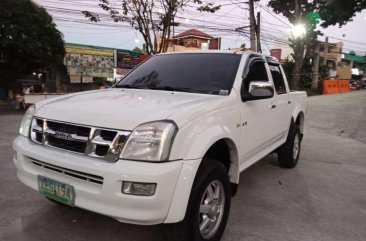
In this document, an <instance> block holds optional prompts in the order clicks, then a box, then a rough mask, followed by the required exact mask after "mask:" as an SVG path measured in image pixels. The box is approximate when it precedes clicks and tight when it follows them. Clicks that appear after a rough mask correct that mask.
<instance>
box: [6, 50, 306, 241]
mask: <svg viewBox="0 0 366 241" xmlns="http://www.w3.org/2000/svg"><path fill="white" fill-rule="evenodd" d="M305 113H306V93H305V92H290V90H289V87H288V84H287V81H286V76H285V75H284V72H283V69H282V67H281V66H280V64H279V63H278V62H277V60H276V59H274V58H271V57H267V56H263V55H262V54H258V53H254V52H248V51H246V52H234V51H203V52H185V53H170V54H159V55H156V56H154V57H152V58H150V59H149V60H147V61H146V62H144V63H142V64H140V65H139V66H138V67H136V68H135V69H134V70H133V71H131V72H130V73H129V74H128V75H127V76H125V77H124V78H123V79H122V80H121V81H120V82H119V83H117V84H116V85H115V86H114V87H113V88H111V89H106V90H97V91H88V92H82V93H74V94H69V95H65V96H62V97H56V98H53V99H47V100H44V101H41V102H38V103H36V104H35V105H34V106H32V107H30V108H29V109H28V111H27V112H26V114H25V116H24V118H23V121H22V123H21V127H20V135H19V136H18V137H17V138H16V139H15V140H14V143H13V148H14V150H15V155H14V163H15V165H16V168H17V175H18V177H19V179H20V180H21V181H22V182H23V183H24V184H26V185H28V186H29V187H31V188H33V189H35V190H38V191H39V192H41V193H42V194H43V195H45V196H46V197H47V198H48V199H50V200H53V201H57V202H59V203H63V204H67V205H70V206H75V207H80V208H83V209H87V210H90V211H93V212H97V213H100V214H103V215H107V216H110V217H113V218H115V219H117V220H119V221H121V222H126V223H133V224H141V225H153V224H161V223H164V224H166V230H167V234H168V236H169V241H172V240H187V241H188V240H190V241H191V240H220V239H221V237H222V235H223V232H224V229H225V225H226V222H227V219H228V215H229V211H230V200H231V197H233V196H234V195H235V193H236V190H237V185H238V184H239V177H240V173H241V172H242V171H244V170H245V169H246V168H248V167H249V166H251V165H252V164H254V163H255V162H257V161H259V160H260V159H261V158H263V157H264V156H266V155H268V154H270V153H277V154H278V160H279V166H281V167H284V168H293V167H295V166H296V164H297V162H298V159H299V153H300V144H301V140H302V136H303V129H304V117H305Z"/></svg>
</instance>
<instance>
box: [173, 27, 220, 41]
mask: <svg viewBox="0 0 366 241" xmlns="http://www.w3.org/2000/svg"><path fill="white" fill-rule="evenodd" d="M186 37H196V38H203V39H213V38H214V37H212V36H211V35H209V34H207V33H204V32H201V31H199V30H197V29H194V28H192V29H188V30H187V31H184V32H182V33H180V34H178V35H175V36H174V37H173V38H174V39H178V38H186Z"/></svg>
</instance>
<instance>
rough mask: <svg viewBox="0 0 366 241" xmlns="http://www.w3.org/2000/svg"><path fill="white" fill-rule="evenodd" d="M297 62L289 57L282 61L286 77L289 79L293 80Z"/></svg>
mask: <svg viewBox="0 0 366 241" xmlns="http://www.w3.org/2000/svg"><path fill="white" fill-rule="evenodd" d="M294 66H295V62H294V61H293V60H291V59H289V58H286V59H285V61H284V62H283V63H282V68H283V70H284V71H285V74H286V78H287V80H288V81H290V80H291V73H292V71H293V70H294Z"/></svg>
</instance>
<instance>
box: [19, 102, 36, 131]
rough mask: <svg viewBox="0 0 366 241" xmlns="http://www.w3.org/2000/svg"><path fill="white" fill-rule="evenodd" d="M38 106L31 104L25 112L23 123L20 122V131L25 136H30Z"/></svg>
mask: <svg viewBox="0 0 366 241" xmlns="http://www.w3.org/2000/svg"><path fill="white" fill-rule="evenodd" d="M35 110H36V107H35V106H34V105H32V106H30V107H29V108H28V110H27V111H26V112H25V114H24V117H23V120H22V123H21V124H20V129H19V133H20V134H21V135H23V136H25V137H28V136H29V128H30V125H31V122H32V118H33V115H34V112H35Z"/></svg>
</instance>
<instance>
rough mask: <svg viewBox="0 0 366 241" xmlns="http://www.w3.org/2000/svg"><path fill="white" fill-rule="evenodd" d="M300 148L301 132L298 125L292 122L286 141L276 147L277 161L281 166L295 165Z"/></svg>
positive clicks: (291, 166)
mask: <svg viewBox="0 0 366 241" xmlns="http://www.w3.org/2000/svg"><path fill="white" fill-rule="evenodd" d="M300 150H301V133H300V128H299V126H298V125H296V124H294V123H292V124H291V126H290V130H289V133H288V136H287V140H286V142H285V143H284V144H283V145H282V146H281V147H280V148H279V149H278V162H279V164H280V166H281V167H283V168H294V167H296V165H297V163H298V161H299V156H300Z"/></svg>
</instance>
